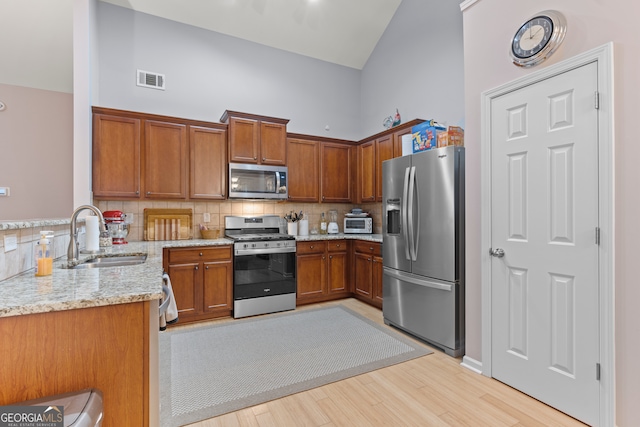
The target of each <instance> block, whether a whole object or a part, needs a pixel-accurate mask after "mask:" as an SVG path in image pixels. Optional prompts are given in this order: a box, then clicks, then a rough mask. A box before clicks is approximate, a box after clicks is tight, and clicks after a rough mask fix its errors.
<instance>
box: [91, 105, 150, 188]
mask: <svg viewBox="0 0 640 427" xmlns="http://www.w3.org/2000/svg"><path fill="white" fill-rule="evenodd" d="M140 123H141V120H140V119H138V118H133V117H120V116H116V115H110V114H94V116H93V172H92V176H93V195H94V197H105V198H106V197H114V198H138V197H140V191H141V190H140V145H141V124H140Z"/></svg>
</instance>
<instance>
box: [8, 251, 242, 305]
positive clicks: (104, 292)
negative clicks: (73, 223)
mask: <svg viewBox="0 0 640 427" xmlns="http://www.w3.org/2000/svg"><path fill="white" fill-rule="evenodd" d="M230 244H232V241H231V240H229V239H224V238H222V239H215V240H205V239H198V240H174V241H160V242H129V244H127V245H114V246H113V247H111V248H108V249H107V250H106V251H105V254H104V255H111V256H117V255H125V254H147V260H146V262H144V263H143V264H140V265H130V266H124V267H109V268H88V269H69V268H66V267H67V258H66V257H62V258H59V259H57V260H55V262H54V266H53V274H52V275H51V276H44V277H36V276H35V275H34V273H33V270H30V271H28V272H26V273H23V274H21V275H18V276H15V277H12V278H10V279H7V280H4V281H1V282H0V290H1V292H2V298H0V317H8V316H18V315H23V314H32V313H45V312H49V311H60V310H71V309H76V308H87V307H97V306H103V305H115V304H124V303H131V302H139V301H149V300H154V299H160V298H162V286H161V282H162V279H161V276H162V249H163V248H166V247H189V246H216V245H230ZM104 255H98V256H104ZM92 257H94V255H83V254H81V255H80V261H83V260H85V259H88V258H92Z"/></svg>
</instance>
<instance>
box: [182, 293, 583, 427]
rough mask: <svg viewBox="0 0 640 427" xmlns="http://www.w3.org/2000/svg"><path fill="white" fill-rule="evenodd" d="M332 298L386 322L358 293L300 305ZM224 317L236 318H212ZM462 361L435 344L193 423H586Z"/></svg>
mask: <svg viewBox="0 0 640 427" xmlns="http://www.w3.org/2000/svg"><path fill="white" fill-rule="evenodd" d="M334 304H343V305H344V306H346V307H348V308H350V309H352V310H354V311H356V312H358V313H360V314H362V315H363V316H365V317H367V318H369V319H371V320H373V321H375V322H377V323H379V324H381V325H384V322H383V320H382V312H381V311H380V310H378V309H376V308H374V307H371V306H369V305H367V304H364V303H362V302H360V301H358V300H356V299H346V300H340V301H335V302H329V303H323V304H313V305H308V306H302V307H298V310H305V309H309V308H315V307H319V306H327V305H334ZM227 321H232V319H222V320H218V321H214V322H212V323H220V322H227ZM197 325H202V323H199V324H197ZM181 327H184V328H188V327H190V326H189V325H185V326H181ZM385 327H388V326H386V325H385ZM417 342H419V341H417ZM421 344H422V343H421ZM422 345H425V344H422ZM425 347H427V348H429V346H426V345H425ZM460 362H461V359H456V358H453V357H450V356H447V355H446V354H444V353H442V352H441V351H439V350H434V352H433V353H432V354H430V355H427V356H423V357H420V358H417V359H413V360H410V361H408V362H404V363H400V364H397V365H394V366H390V367H387V368H383V369H378V370H376V371H373V372H369V373H366V374H362V375H359V376H356V377H352V378H348V379H346V380H343V381H338V382H335V383H331V384H327V385H325V386H322V387H318V388H315V389H312V390H308V391H305V392H302V393H297V394H294V395H291V396H287V397H283V398H281V399H277V400H273V401H270V402H267V403H264V404H261V405H257V406H253V407H250V408H246V409H242V410H240V411H236V412H231V413H228V414H224V415H221V416H218V417H215V418H211V419H208V420H204V421H201V422H198V423H195V424H190V427H218V426H229V427H235V426H237V427H244V426H249V427H288V426H296V427H297V426H310V427H313V426H349V427H351V426H451V427H458V426H473V427H477V426H491V427H499V426H518V427H522V426H540V427H543V426H559V427H560V426H584V424H582V423H581V422H579V421H577V420H575V419H573V418H571V417H569V416H567V415H565V414H563V413H561V412H559V411H556V410H555V409H553V408H551V407H549V406H547V405H545V404H543V403H540V402H539V401H537V400H535V399H532V398H531V397H528V396H527V395H525V394H523V393H520V392H519V391H517V390H514V389H512V388H511V387H509V386H506V385H504V384H502V383H500V382H499V381H496V380H493V379H491V378H487V377H485V376H483V375H479V374H476V373H474V372H472V371H470V370H468V369H466V368H463V367H462V366H460Z"/></svg>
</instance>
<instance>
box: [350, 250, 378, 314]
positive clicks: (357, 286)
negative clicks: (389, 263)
mask: <svg viewBox="0 0 640 427" xmlns="http://www.w3.org/2000/svg"><path fill="white" fill-rule="evenodd" d="M353 260H354V279H353V280H354V289H353V292H354V295H355V296H356V297H357V298H359V299H361V300H363V301H365V302H367V303H369V304H372V305H375V306H377V307H382V256H381V245H380V243H377V242H367V241H361V240H356V241H355V242H354V246H353Z"/></svg>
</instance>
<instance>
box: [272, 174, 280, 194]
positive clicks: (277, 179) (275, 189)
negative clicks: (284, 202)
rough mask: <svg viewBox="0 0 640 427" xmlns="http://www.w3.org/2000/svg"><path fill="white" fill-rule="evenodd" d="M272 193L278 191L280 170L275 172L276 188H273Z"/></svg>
mask: <svg viewBox="0 0 640 427" xmlns="http://www.w3.org/2000/svg"><path fill="white" fill-rule="evenodd" d="M273 190H274V191H273V192H274V193H276V194H277V193H278V192H279V191H280V172H276V188H274V189H273Z"/></svg>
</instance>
